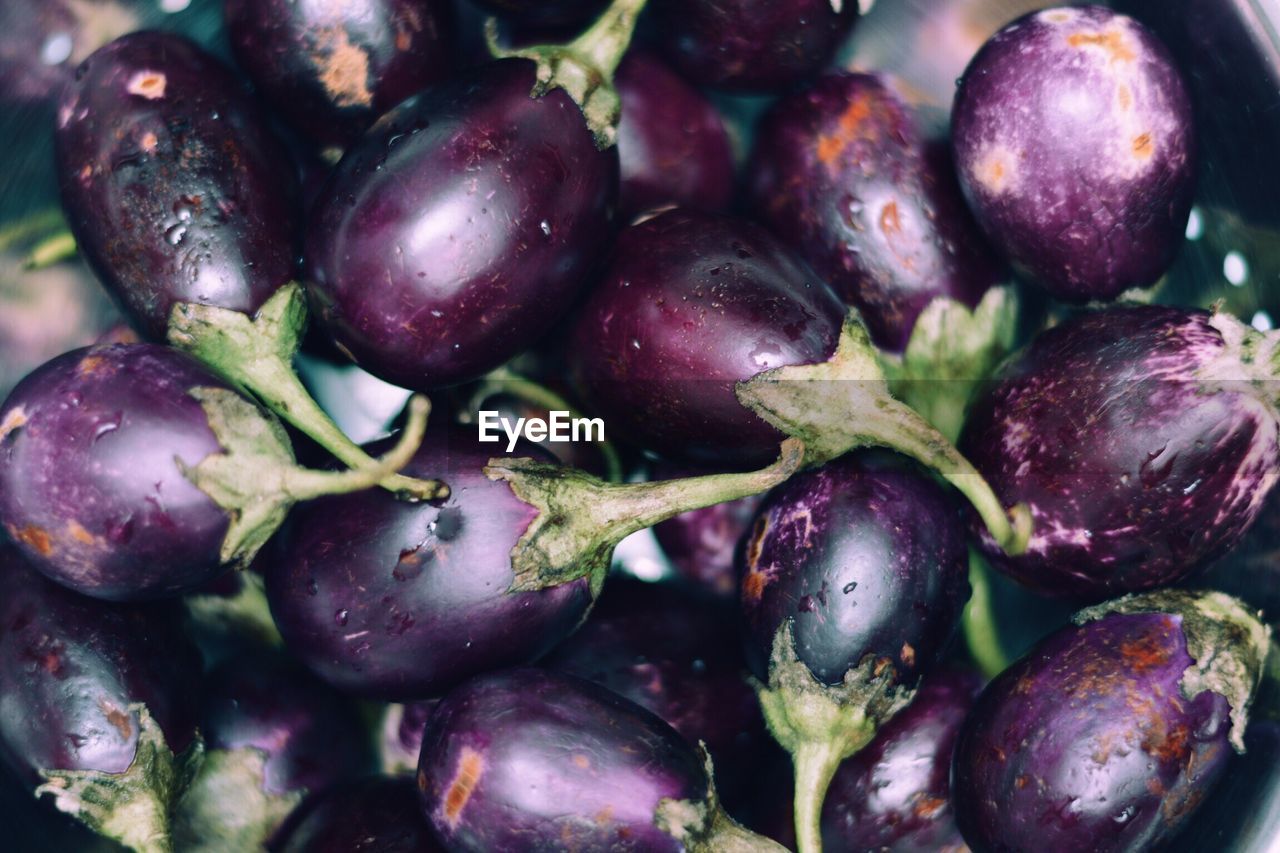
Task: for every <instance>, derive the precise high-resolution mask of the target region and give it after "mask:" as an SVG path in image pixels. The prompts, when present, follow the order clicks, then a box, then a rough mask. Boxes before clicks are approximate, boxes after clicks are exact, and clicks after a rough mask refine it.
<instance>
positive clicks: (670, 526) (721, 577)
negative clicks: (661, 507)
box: [653, 465, 764, 599]
mask: <svg viewBox="0 0 1280 853" xmlns="http://www.w3.org/2000/svg"><path fill="white" fill-rule="evenodd" d="M706 473H709V472H707V471H705V470H700V469H698V470H695V469H689V468H685V467H682V466H675V465H658V466H657V467H655V469H654V471H653V479H655V480H666V479H673V478H675V477H682V476H683V477H689V476H697V475H699V474H706ZM762 500H764V496H763V495H753V496H751V497H749V498H742V499H741V500H736V501H729V502H728V503H722V504H715V505H713V506H709V507H705V508H703V509H695V510H693V511H691V512H684V513H681V514H680V515H677V516H674V517H672V518H669V519H667V520H666V521H664V522H662V523H661V524H657V525H654V528H653V534H654V536H656V537H657V539H658V544H659V545H661V546H662V552H663V553H664V554H666V555H667V559H669V560H670V561H671V565H672V566H673V567H674V568H675V570H676V572H677V574H679V575H680V578H681V579H682V580H683V581H686V582H687V583H689V584H691V585H692V586H693V587H694V588H695V589H697V590H698V591H699V592H704V593H707V594H709V595H711V596H712V597H714V598H721V599H734V598H736V597H737V595H738V571H737V568H736V567H735V566H734V562H733V554H734V549H736V548H737V546H738V540H739V539H741V538H742V537H743V535H744V534H745V533H746V532H747V528H749V527H750V526H751V520H752V519H753V518H755V514H756V510H757V509H758V508H759V507H760V502H761V501H762Z"/></svg>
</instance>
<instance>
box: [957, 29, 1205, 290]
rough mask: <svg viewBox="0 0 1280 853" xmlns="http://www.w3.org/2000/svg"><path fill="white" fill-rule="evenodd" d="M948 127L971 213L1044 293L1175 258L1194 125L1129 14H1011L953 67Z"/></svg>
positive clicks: (1175, 81) (1145, 277)
mask: <svg viewBox="0 0 1280 853" xmlns="http://www.w3.org/2000/svg"><path fill="white" fill-rule="evenodd" d="M951 128H952V143H953V145H954V149H955V158H956V166H957V167H958V169H959V173H960V181H961V184H962V186H963V188H964V191H965V194H966V196H967V197H968V200H969V203H970V205H971V206H972V208H973V211H974V213H975V214H976V215H977V218H978V221H979V222H980V223H981V224H982V226H983V228H984V229H985V230H986V232H987V234H988V236H990V238H991V239H992V241H993V242H994V243H995V244H996V245H997V246H998V247H999V248H1000V249H1001V250H1002V251H1003V252H1004V253H1005V254H1006V255H1007V256H1008V258H1009V260H1010V261H1011V262H1012V263H1013V264H1014V266H1015V267H1017V268H1018V269H1019V271H1021V272H1022V273H1024V274H1025V275H1027V276H1028V277H1029V278H1031V279H1032V280H1034V281H1036V282H1037V283H1039V284H1040V285H1041V286H1043V287H1044V288H1045V289H1046V290H1048V292H1049V293H1050V294H1052V295H1053V296H1055V297H1057V298H1058V299H1063V300H1067V301H1071V302H1087V301H1090V300H1094V299H1103V300H1109V299H1114V298H1115V297H1117V296H1119V295H1120V294H1121V293H1122V292H1124V291H1125V290H1128V289H1130V288H1134V287H1146V286H1148V285H1151V284H1154V283H1155V282H1156V280H1157V279H1159V278H1160V276H1161V275H1163V274H1164V272H1165V270H1166V269H1168V267H1169V265H1170V264H1171V263H1172V262H1173V258H1174V255H1175V254H1176V253H1177V251H1178V248H1179V247H1180V246H1181V245H1182V242H1183V237H1184V234H1185V231H1186V224H1187V216H1188V214H1189V213H1190V210H1191V201H1192V195H1193V193H1194V190H1195V175H1196V138H1195V126H1194V122H1193V116H1192V110H1191V100H1190V96H1189V95H1188V92H1187V89H1186V86H1185V85H1184V83H1183V81H1182V78H1181V77H1180V76H1179V74H1178V70H1177V68H1176V66H1175V65H1174V62H1173V58H1172V57H1171V56H1170V54H1169V52H1168V50H1167V49H1166V48H1165V47H1164V45H1163V44H1161V43H1160V41H1159V40H1158V39H1157V38H1156V37H1155V36H1154V35H1153V34H1152V33H1151V32H1150V31H1148V30H1147V29H1146V28H1145V27H1143V26H1142V25H1141V24H1139V23H1138V22H1137V21H1135V20H1133V19H1132V18H1129V17H1126V16H1124V15H1119V14H1116V13H1115V12H1112V11H1110V10H1109V9H1106V8H1104V7H1101V6H1081V7H1063V8H1058V9H1050V10H1046V11H1043V12H1036V13H1033V14H1031V15H1028V16H1026V17H1024V18H1020V19H1018V20H1017V21H1015V22H1013V23H1012V24H1009V25H1008V26H1006V27H1005V28H1004V29H1002V30H1001V31H1000V32H998V33H997V34H996V35H995V36H993V37H992V38H991V39H990V40H989V41H988V42H987V43H986V45H984V46H983V48H982V50H980V51H979V52H978V55H977V56H976V57H974V59H973V61H972V62H971V63H970V65H969V68H968V69H967V70H966V71H965V74H964V77H962V78H961V80H960V83H959V89H958V91H957V93H956V98H955V104H954V107H953V110H952V118H951Z"/></svg>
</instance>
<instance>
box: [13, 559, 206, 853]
mask: <svg viewBox="0 0 1280 853" xmlns="http://www.w3.org/2000/svg"><path fill="white" fill-rule="evenodd" d="M0 569H2V570H0V757H3V759H4V760H5V762H6V763H8V764H9V766H10V767H12V768H13V770H14V771H15V772H16V773H17V774H18V776H19V777H20V779H21V780H22V783H23V785H24V786H25V787H26V788H27V790H28V791H31V790H35V791H36V792H37V794H39V795H49V796H50V797H52V799H53V800H54V802H55V803H56V804H57V806H58V809H59V810H60V811H62V812H65V813H67V814H70V815H72V816H74V817H75V818H77V819H78V820H80V821H81V822H83V823H85V824H87V825H88V826H89V827H90V828H92V829H94V830H95V831H97V832H99V833H102V834H104V835H107V836H108V837H110V838H113V839H114V840H116V841H118V842H120V843H122V844H124V845H126V846H129V847H132V848H133V849H135V850H144V851H151V850H168V849H171V848H170V847H168V846H166V845H167V844H168V842H169V839H170V813H171V810H172V808H173V806H174V804H175V802H176V800H177V798H178V797H179V796H180V795H181V793H182V791H183V788H184V787H185V785H186V784H187V782H188V781H189V779H190V775H191V773H192V772H193V770H194V767H195V766H196V765H197V764H198V762H199V758H200V755H201V745H200V739H199V735H198V734H197V732H196V724H197V720H198V713H199V706H198V702H199V675H200V658H199V655H198V653H197V651H196V649H195V647H194V646H193V645H191V643H190V642H188V640H187V639H186V637H185V636H184V633H183V630H182V622H181V620H180V618H179V614H178V611H177V610H175V609H174V608H172V607H166V606H164V605H163V604H146V605H138V604H133V605H118V604H108V603H105V602H101V601H95V600H93V599H90V598H85V597H83V596H80V595H76V594H75V593H72V592H70V591H68V590H65V589H63V588H62V587H59V586H58V585H56V584H54V583H52V582H50V581H48V580H45V579H44V578H43V577H41V576H40V575H39V574H37V573H36V572H35V571H34V570H33V569H32V568H31V567H30V566H28V565H27V564H26V562H25V560H24V559H23V558H22V557H21V556H20V554H19V552H18V551H17V550H15V549H14V548H12V547H11V546H9V545H5V544H3V543H0Z"/></svg>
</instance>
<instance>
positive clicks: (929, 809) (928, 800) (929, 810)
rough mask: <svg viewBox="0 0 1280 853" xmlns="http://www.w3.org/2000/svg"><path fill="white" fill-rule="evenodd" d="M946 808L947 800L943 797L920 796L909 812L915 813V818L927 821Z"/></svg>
mask: <svg viewBox="0 0 1280 853" xmlns="http://www.w3.org/2000/svg"><path fill="white" fill-rule="evenodd" d="M946 807H947V800H946V798H945V797H930V796H927V795H922V796H921V797H920V798H919V799H917V800H916V804H915V806H913V807H912V809H911V810H912V811H913V812H914V813H915V816H916V817H918V818H923V819H925V820H929V819H931V818H933V817H934V816H936V815H937V814H938V813H939V812H940V811H942V810H943V809H945V808H946Z"/></svg>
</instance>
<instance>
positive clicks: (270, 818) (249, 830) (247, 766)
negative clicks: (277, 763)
mask: <svg viewBox="0 0 1280 853" xmlns="http://www.w3.org/2000/svg"><path fill="white" fill-rule="evenodd" d="M266 764H267V756H266V754H265V753H264V752H262V751H261V750H258V749H254V748H252V747H245V748H243V749H218V750H211V751H209V752H207V753H206V754H205V758H204V763H203V764H202V765H201V767H200V771H199V772H198V773H197V774H196V776H195V779H194V780H193V781H192V783H191V786H190V787H189V788H188V789H187V791H186V794H185V795H184V796H183V797H182V799H181V800H180V801H179V803H178V806H177V809H176V812H175V814H174V820H173V825H174V826H173V837H174V841H175V843H176V847H177V849H178V850H182V851H192V853H195V851H200V853H216V851H224V850H263V849H265V848H266V843H267V841H269V840H270V839H271V836H272V835H273V834H274V833H275V831H276V830H277V829H279V828H280V826H281V824H283V823H284V820H285V818H286V817H288V816H289V813H290V812H292V811H293V809H294V808H295V807H296V806H297V805H298V803H299V802H301V801H302V796H303V792H302V791H291V792H289V793H285V794H273V793H270V792H268V791H267V790H265V788H264V785H265V780H266Z"/></svg>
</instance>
